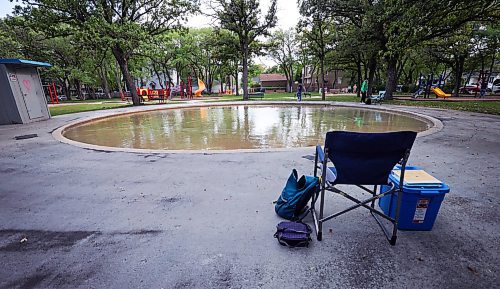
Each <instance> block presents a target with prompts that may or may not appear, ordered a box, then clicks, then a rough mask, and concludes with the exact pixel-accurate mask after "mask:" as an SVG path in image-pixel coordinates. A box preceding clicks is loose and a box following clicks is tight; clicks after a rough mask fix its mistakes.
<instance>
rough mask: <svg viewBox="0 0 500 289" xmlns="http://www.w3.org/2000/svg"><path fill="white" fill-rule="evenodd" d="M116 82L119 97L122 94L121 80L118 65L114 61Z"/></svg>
mask: <svg viewBox="0 0 500 289" xmlns="http://www.w3.org/2000/svg"><path fill="white" fill-rule="evenodd" d="M116 84H117V85H118V92H120V98H121V97H122V95H123V88H122V80H121V77H120V66H119V65H118V62H116Z"/></svg>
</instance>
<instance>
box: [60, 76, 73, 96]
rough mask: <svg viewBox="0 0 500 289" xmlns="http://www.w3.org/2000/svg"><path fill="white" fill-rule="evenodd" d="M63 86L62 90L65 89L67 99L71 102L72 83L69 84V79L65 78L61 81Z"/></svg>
mask: <svg viewBox="0 0 500 289" xmlns="http://www.w3.org/2000/svg"><path fill="white" fill-rule="evenodd" d="M61 85H62V89H63V93H64V95H66V97H67V98H68V100H71V91H70V87H69V86H70V83H69V79H68V78H67V77H65V78H63V79H62V81H61Z"/></svg>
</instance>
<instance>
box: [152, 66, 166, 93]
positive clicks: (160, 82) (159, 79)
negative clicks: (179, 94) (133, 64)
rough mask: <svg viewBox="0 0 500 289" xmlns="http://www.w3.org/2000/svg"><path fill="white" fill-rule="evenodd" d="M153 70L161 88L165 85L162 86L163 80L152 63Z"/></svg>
mask: <svg viewBox="0 0 500 289" xmlns="http://www.w3.org/2000/svg"><path fill="white" fill-rule="evenodd" d="M153 70H154V71H155V74H156V78H158V82H159V84H160V87H161V89H164V88H165V87H164V86H163V83H162V82H163V81H161V77H160V72H158V69H156V66H155V65H154V64H153Z"/></svg>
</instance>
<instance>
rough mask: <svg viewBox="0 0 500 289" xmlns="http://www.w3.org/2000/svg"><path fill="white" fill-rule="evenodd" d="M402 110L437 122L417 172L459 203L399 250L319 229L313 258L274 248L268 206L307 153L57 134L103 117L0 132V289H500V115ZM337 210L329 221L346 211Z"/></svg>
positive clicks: (339, 226)
mask: <svg viewBox="0 0 500 289" xmlns="http://www.w3.org/2000/svg"><path fill="white" fill-rule="evenodd" d="M384 106H385V105H384ZM387 107H390V106H387ZM396 108H397V107H396ZM134 109H137V108H129V109H119V110H117V111H128V110H134ZM398 109H404V110H407V111H414V112H419V113H423V114H427V115H430V116H433V117H436V118H438V119H440V120H441V121H442V122H443V124H444V128H443V130H441V131H440V132H437V133H434V134H431V135H427V136H424V137H420V138H418V139H417V141H416V143H415V145H414V148H413V150H412V155H411V157H410V164H411V165H418V166H421V167H423V168H425V169H426V170H427V171H428V172H430V173H431V174H433V175H434V176H436V177H437V178H439V179H442V180H443V181H445V182H446V183H448V184H449V186H450V187H451V192H450V193H449V194H448V195H447V196H446V197H445V200H444V202H443V204H442V207H441V211H440V214H439V216H438V219H437V221H436V224H435V225H434V229H433V230H432V231H430V232H408V231H400V232H399V238H398V244H397V245H396V246H390V245H389V244H388V242H387V241H386V240H385V238H384V236H383V234H382V232H381V231H380V229H379V228H378V226H377V225H376V223H375V222H374V220H372V219H370V218H371V217H370V216H369V213H368V212H365V211H366V210H365V211H362V210H356V211H353V212H351V213H349V214H347V215H344V216H343V217H341V218H339V219H337V220H334V221H330V222H328V223H325V231H326V233H325V234H324V239H323V241H321V242H318V241H316V240H313V242H312V245H311V246H310V247H309V248H306V249H289V248H285V247H282V246H280V245H279V244H278V243H277V241H276V240H275V239H274V238H273V233H274V231H275V226H276V224H277V223H278V222H280V221H281V219H280V218H279V217H278V216H276V214H275V213H274V207H273V204H272V202H273V201H274V200H275V199H276V198H277V197H278V196H279V193H280V191H281V189H282V186H283V185H284V182H285V181H286V178H287V177H288V175H289V174H290V171H291V169H292V168H297V169H298V171H299V173H300V174H303V173H305V174H310V173H311V172H312V162H311V161H310V156H311V155H312V154H313V151H309V150H290V151H278V152H263V153H240V154H235V153H228V154H224V153H218V154H211V153H205V154H172V153H159V154H152V153H126V152H106V151H96V150H91V149H84V148H79V147H75V146H71V145H68V144H64V143H60V142H59V141H56V140H55V139H54V138H53V137H52V135H51V132H52V131H53V130H55V129H57V128H58V127H60V126H62V125H64V124H66V123H68V122H69V121H73V120H77V119H82V118H85V117H89V116H99V115H104V114H106V113H109V112H102V111H96V112H87V113H80V114H72V115H64V116H58V117H54V118H52V119H50V120H49V121H45V122H40V123H35V124H28V125H12V126H0V260H1V266H0V288H493V287H495V286H497V285H494V284H499V283H500V282H499V281H500V280H499V277H498V276H499V268H498V264H500V260H499V256H498V255H499V254H498V248H497V247H498V240H499V235H500V227H499V220H500V218H499V215H500V214H499V204H500V197H499V195H498V192H499V191H500V184H499V176H500V174H499V167H498V164H499V163H500V130H499V125H500V117H498V116H492V115H484V114H478V113H470V112H459V111H447V110H439V109H424V108H398ZM30 133H36V134H38V137H36V138H31V139H25V140H14V139H13V138H14V137H15V136H18V135H23V134H30ZM331 198H332V199H335V200H334V201H332V202H330V204H333V205H332V207H329V209H328V210H330V211H333V210H335V208H338V207H339V206H342V205H345V204H347V202H346V201H344V200H342V199H340V198H338V197H335V198H334V197H333V196H331ZM337 205H338V206H337ZM306 221H307V222H309V223H310V224H312V222H311V219H307V220H306ZM23 238H26V239H27V241H25V242H22V243H21V240H22V239H23Z"/></svg>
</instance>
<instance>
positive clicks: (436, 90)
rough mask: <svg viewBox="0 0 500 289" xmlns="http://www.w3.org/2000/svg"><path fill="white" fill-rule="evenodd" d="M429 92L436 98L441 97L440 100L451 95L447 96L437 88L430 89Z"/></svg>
mask: <svg viewBox="0 0 500 289" xmlns="http://www.w3.org/2000/svg"><path fill="white" fill-rule="evenodd" d="M431 90H432V92H434V94H435V95H436V96H437V97H441V98H447V97H450V96H451V94H448V93H445V92H444V91H442V90H441V88H439V87H431Z"/></svg>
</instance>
